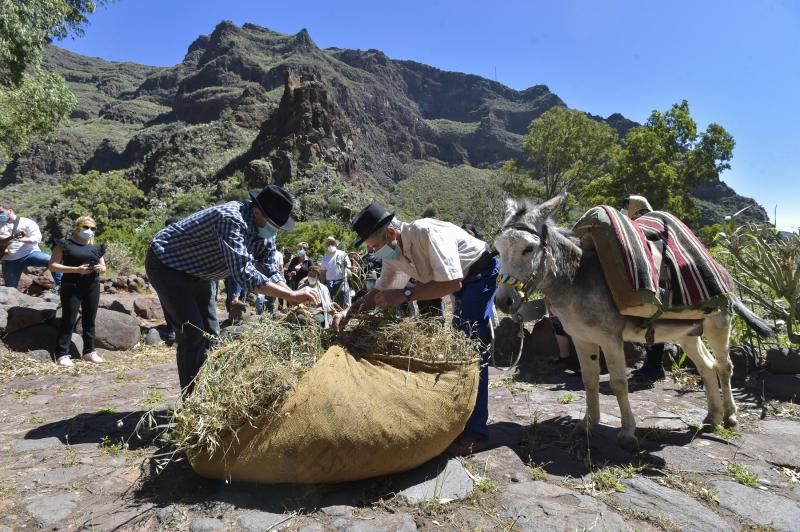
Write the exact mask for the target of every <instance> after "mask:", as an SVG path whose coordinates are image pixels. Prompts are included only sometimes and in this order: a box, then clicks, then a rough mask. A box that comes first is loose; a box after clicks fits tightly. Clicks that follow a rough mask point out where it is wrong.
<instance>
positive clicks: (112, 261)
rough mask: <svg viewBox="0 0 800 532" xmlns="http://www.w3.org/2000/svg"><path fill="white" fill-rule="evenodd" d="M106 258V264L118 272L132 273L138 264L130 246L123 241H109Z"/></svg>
mask: <svg viewBox="0 0 800 532" xmlns="http://www.w3.org/2000/svg"><path fill="white" fill-rule="evenodd" d="M105 259H106V266H108V268H110V269H112V270H114V271H115V272H118V273H131V272H132V271H133V270H134V269H135V268H136V265H137V262H136V259H135V258H134V255H133V253H131V250H130V248H129V247H128V246H127V245H126V244H124V243H122V242H116V241H110V242H107V243H106V254H105Z"/></svg>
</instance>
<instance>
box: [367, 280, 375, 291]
mask: <svg viewBox="0 0 800 532" xmlns="http://www.w3.org/2000/svg"><path fill="white" fill-rule="evenodd" d="M373 288H375V280H374V279H370V280H369V281H367V290H372V289H373Z"/></svg>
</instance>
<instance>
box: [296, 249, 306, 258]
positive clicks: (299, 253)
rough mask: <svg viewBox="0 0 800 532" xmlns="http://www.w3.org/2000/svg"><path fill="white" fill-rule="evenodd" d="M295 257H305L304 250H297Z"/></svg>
mask: <svg viewBox="0 0 800 532" xmlns="http://www.w3.org/2000/svg"><path fill="white" fill-rule="evenodd" d="M297 256H298V257H305V256H306V250H304V249H298V250H297Z"/></svg>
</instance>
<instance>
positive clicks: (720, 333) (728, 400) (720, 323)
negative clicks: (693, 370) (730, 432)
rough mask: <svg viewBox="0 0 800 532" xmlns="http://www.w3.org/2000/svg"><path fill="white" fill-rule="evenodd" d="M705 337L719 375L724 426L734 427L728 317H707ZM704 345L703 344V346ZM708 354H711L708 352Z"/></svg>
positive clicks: (734, 410)
mask: <svg viewBox="0 0 800 532" xmlns="http://www.w3.org/2000/svg"><path fill="white" fill-rule="evenodd" d="M704 329H705V335H706V339H708V343H709V344H710V345H711V350H712V351H713V358H714V359H715V361H716V365H715V368H716V371H717V377H719V384H720V388H721V389H722V404H723V407H724V413H723V415H724V417H723V420H722V421H723V423H724V424H725V426H726V427H735V426H736V425H738V424H739V420H738V419H736V403H735V402H734V400H733V393H732V392H731V374H732V373H733V364H731V357H730V355H729V354H728V343H729V342H730V332H731V326H730V317H728V316H724V315H720V316H715V317H714V318H711V319H707V320H706V322H705V324H704ZM703 347H705V346H703ZM709 356H712V355H710V354H709Z"/></svg>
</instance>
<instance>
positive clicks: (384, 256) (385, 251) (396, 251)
mask: <svg viewBox="0 0 800 532" xmlns="http://www.w3.org/2000/svg"><path fill="white" fill-rule="evenodd" d="M375 256H376V257H378V258H379V259H381V260H392V259H396V258H397V257H399V256H400V246H397V247H391V246H390V245H389V244H386V245H385V246H383V247H382V248H381V249H379V250H378V251H376V252H375Z"/></svg>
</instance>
